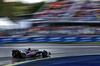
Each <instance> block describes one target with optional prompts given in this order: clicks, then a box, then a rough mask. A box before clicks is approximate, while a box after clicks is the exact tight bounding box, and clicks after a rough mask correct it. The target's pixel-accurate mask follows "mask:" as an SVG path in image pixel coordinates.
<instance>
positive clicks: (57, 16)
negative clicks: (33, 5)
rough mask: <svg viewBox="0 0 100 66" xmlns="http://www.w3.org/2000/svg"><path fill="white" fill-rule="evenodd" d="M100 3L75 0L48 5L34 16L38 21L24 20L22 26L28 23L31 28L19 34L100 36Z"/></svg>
mask: <svg viewBox="0 0 100 66" xmlns="http://www.w3.org/2000/svg"><path fill="white" fill-rule="evenodd" d="M99 3H100V1H74V0H57V1H56V2H53V3H47V4H46V5H45V6H44V7H42V9H40V11H41V12H37V13H34V14H33V15H34V18H36V19H29V20H24V23H22V24H25V21H27V22H28V23H27V24H31V26H30V27H27V28H25V29H24V30H23V31H22V30H21V31H18V32H17V34H23V35H24V36H79V35H100V26H99V25H100V4H99ZM27 24H26V25H27ZM22 29H23V28H22ZM16 30H17V29H16ZM12 31H13V30H12ZM8 34H9V32H8ZM13 34H16V32H15V33H13Z"/></svg>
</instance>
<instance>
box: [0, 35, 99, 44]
mask: <svg viewBox="0 0 100 66" xmlns="http://www.w3.org/2000/svg"><path fill="white" fill-rule="evenodd" d="M99 41H100V36H89V37H76V36H67V37H18V38H12V37H8V38H0V44H4V43H23V42H99Z"/></svg>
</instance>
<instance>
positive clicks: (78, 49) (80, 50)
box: [0, 43, 100, 65]
mask: <svg viewBox="0 0 100 66" xmlns="http://www.w3.org/2000/svg"><path fill="white" fill-rule="evenodd" d="M86 46H87V47H86ZM1 47H3V48H0V53H2V54H0V57H4V58H2V59H0V65H3V64H11V63H16V62H21V61H28V60H33V59H36V58H26V59H15V58H12V56H11V50H13V49H19V50H23V49H25V48H29V47H30V48H38V49H40V50H47V51H49V52H51V53H52V55H51V57H61V56H78V55H99V54H100V51H99V50H100V44H53V43H52V44H50V43H25V44H4V45H1ZM5 47H6V48H5ZM7 47H9V48H7ZM15 47H16V48H15ZM18 47H20V48H18ZM1 49H2V50H3V51H2V50H1ZM1 61H2V62H1Z"/></svg>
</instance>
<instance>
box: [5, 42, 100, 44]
mask: <svg viewBox="0 0 100 66" xmlns="http://www.w3.org/2000/svg"><path fill="white" fill-rule="evenodd" d="M27 43H29V44H35V43H51V44H100V42H35V43H34V42H25V43H24V42H23V43H6V44H27Z"/></svg>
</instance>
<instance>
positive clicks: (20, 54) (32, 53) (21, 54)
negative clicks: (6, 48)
mask: <svg viewBox="0 0 100 66" xmlns="http://www.w3.org/2000/svg"><path fill="white" fill-rule="evenodd" d="M50 55H51V53H50V52H47V51H46V50H43V51H40V50H38V49H30V48H29V49H24V50H23V51H19V50H12V56H13V57H14V58H25V57H38V56H41V57H42V58H44V57H49V56H50Z"/></svg>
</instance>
